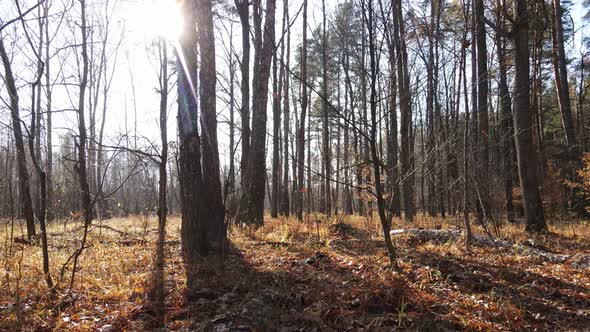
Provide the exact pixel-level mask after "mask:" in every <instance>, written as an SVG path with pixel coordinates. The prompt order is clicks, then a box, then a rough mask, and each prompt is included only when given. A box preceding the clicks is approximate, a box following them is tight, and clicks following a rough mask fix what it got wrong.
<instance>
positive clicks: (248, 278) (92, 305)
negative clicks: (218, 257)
mask: <svg viewBox="0 0 590 332" xmlns="http://www.w3.org/2000/svg"><path fill="white" fill-rule="evenodd" d="M394 224H395V225H394V227H395V228H410V227H411V228H435V226H440V227H442V228H443V229H445V228H451V229H454V228H456V227H458V226H457V225H460V220H459V219H458V218H455V217H450V218H447V219H445V220H443V219H439V220H435V219H428V218H422V217H418V220H417V221H416V222H415V223H414V224H412V225H409V224H406V223H404V222H403V221H401V220H395V222H394ZM179 225H180V219H179V218H178V217H171V218H170V220H169V225H168V228H167V230H168V237H167V247H166V254H167V266H166V290H167V297H166V313H165V316H164V318H163V321H164V325H165V327H166V329H168V330H185V331H186V330H204V331H274V330H280V331H314V330H316V331H343V330H370V331H390V330H395V329H399V330H435V331H436V330H443V331H445V330H463V329H467V330H535V329H537V330H552V331H554V330H584V329H588V328H589V327H590V273H589V272H588V267H587V266H584V265H580V264H574V263H573V262H572V261H571V260H569V261H566V262H564V263H548V262H543V261H541V260H540V259H539V258H534V257H528V256H524V255H517V254H515V253H514V252H512V251H510V250H505V249H496V248H489V247H478V246H474V247H472V248H471V250H470V251H466V250H465V248H464V244H463V243H462V241H461V240H459V241H447V242H440V241H439V242H436V241H434V242H432V241H424V240H421V239H420V238H417V237H415V236H412V235H410V234H408V235H398V236H395V237H394V241H395V244H396V247H397V250H398V256H399V265H400V268H401V271H399V272H394V271H392V270H391V269H390V268H389V264H388V258H387V256H386V255H385V248H384V245H383V243H382V236H380V235H379V234H380V231H379V229H380V228H379V224H378V220H377V219H374V220H370V219H367V218H361V217H358V216H355V217H349V218H344V217H338V218H332V219H330V220H328V219H326V218H323V217H320V216H314V217H310V219H309V220H307V221H305V222H304V223H298V222H296V221H294V220H291V219H271V218H267V220H266V223H265V226H264V227H263V228H261V229H258V230H256V231H253V230H238V229H236V228H235V227H234V228H232V229H231V231H230V241H231V245H230V250H229V253H228V255H227V259H226V261H225V269H224V271H223V272H222V273H220V274H218V275H217V276H208V277H203V279H202V280H200V281H199V286H200V287H199V289H200V290H199V291H198V292H196V294H192V295H191V296H190V297H189V296H187V294H186V288H185V274H184V268H183V265H182V259H181V256H180V237H179V235H180V226H179ZM559 225H561V226H556V225H552V226H551V227H550V230H551V233H549V234H547V235H543V236H538V237H536V238H535V239H534V242H535V243H536V245H537V246H539V247H542V248H543V249H544V250H546V251H550V252H555V253H564V254H572V255H573V254H576V255H580V254H590V240H589V239H590V237H589V235H590V224H589V223H588V222H579V221H577V222H575V223H568V222H560V223H559ZM156 227H157V221H156V219H155V217H153V216H152V217H134V218H129V219H112V220H104V221H102V222H95V224H94V226H93V227H92V230H91V233H90V237H89V246H88V248H86V249H85V250H84V252H83V254H82V256H81V267H80V269H79V271H77V275H76V279H75V283H74V286H73V289H72V290H69V288H68V286H69V278H70V274H71V270H70V268H71V267H67V268H66V269H65V270H64V277H63V280H61V281H60V270H61V268H62V264H63V263H64V262H65V261H66V260H67V258H68V257H69V256H70V255H71V254H72V253H73V252H74V250H75V249H76V248H77V246H78V245H79V244H78V240H79V238H80V235H81V231H82V229H81V224H80V222H76V221H69V222H67V223H65V222H64V221H59V222H54V223H52V224H51V225H50V227H49V232H48V237H49V243H50V255H51V256H50V259H51V275H52V277H53V279H54V280H55V281H57V282H58V287H57V288H56V291H55V292H54V293H53V294H52V293H51V292H49V290H48V289H47V287H46V285H45V281H44V279H43V278H42V272H41V271H42V268H41V267H42V264H41V250H40V247H39V246H38V245H35V244H34V245H28V244H26V243H13V245H12V248H11V245H10V233H11V229H10V224H9V223H6V224H5V225H3V229H2V230H0V240H2V242H3V243H2V244H1V245H0V248H1V251H0V253H1V255H0V256H1V257H0V259H1V264H2V266H1V268H2V269H3V273H2V276H0V277H1V281H0V330H7V331H8V330H10V331H12V330H15V329H19V328H20V329H23V330H41V331H43V330H68V331H86V330H93V331H95V330H98V331H119V330H132V331H138V330H150V329H153V327H154V326H155V324H156V321H157V319H156V318H155V317H153V314H152V313H153V312H154V311H153V310H151V309H150V308H151V305H150V303H149V301H148V300H147V295H146V294H147V292H148V290H149V289H150V287H151V285H152V273H151V266H152V257H153V253H154V250H155V249H154V246H155V245H154V244H155V238H156V235H157V229H156ZM437 228H438V227H437ZM475 229H476V232H479V233H481V230H480V229H479V228H478V227H475ZM521 229H522V227H521V226H512V225H505V226H503V227H501V229H500V235H501V236H502V237H505V238H508V239H511V240H513V241H516V242H523V241H525V240H527V239H529V237H528V236H527V235H526V234H524V233H523V232H522V230H521ZM13 236H14V237H15V238H20V237H22V226H21V225H19V224H18V223H17V224H15V227H14V230H13ZM18 242H23V241H18Z"/></svg>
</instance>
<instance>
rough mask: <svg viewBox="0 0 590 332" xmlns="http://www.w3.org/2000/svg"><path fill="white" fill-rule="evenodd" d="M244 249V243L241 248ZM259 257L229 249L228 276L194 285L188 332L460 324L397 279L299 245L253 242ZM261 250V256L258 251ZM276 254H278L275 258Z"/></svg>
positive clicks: (180, 314) (450, 326) (176, 315)
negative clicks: (435, 310)
mask: <svg viewBox="0 0 590 332" xmlns="http://www.w3.org/2000/svg"><path fill="white" fill-rule="evenodd" d="M246 245H247V243H246ZM256 246H257V247H258V248H257V250H256V251H253V250H249V248H245V247H243V246H242V247H241V248H238V247H236V246H235V245H233V244H232V245H230V250H229V254H228V257H227V260H226V264H225V270H224V271H223V273H222V274H219V275H217V276H215V277H213V278H211V277H210V278H203V279H202V280H199V281H198V283H199V285H198V287H196V289H199V291H197V292H194V293H193V294H191V295H190V296H187V297H186V303H185V305H184V308H185V310H183V311H179V312H176V313H173V314H171V315H169V316H168V317H167V318H166V320H167V321H168V322H170V321H175V320H178V319H186V318H187V317H188V319H189V321H190V322H191V325H190V326H189V327H188V328H189V329H190V330H193V329H195V330H205V331H207V330H224V331H275V330H280V329H281V328H285V327H288V328H290V329H293V330H305V331H308V330H338V331H340V330H349V329H351V328H353V329H369V330H391V329H395V328H402V329H424V328H426V329H427V330H433V329H434V330H436V328H440V327H446V328H448V329H456V328H458V327H460V325H458V322H451V321H447V320H444V319H441V318H439V317H437V315H436V314H434V313H432V312H431V310H429V308H428V306H429V304H428V303H424V302H422V301H421V300H420V296H417V295H416V294H415V293H414V291H413V289H412V287H410V285H408V284H407V283H406V281H405V280H404V279H403V278H401V277H400V276H399V275H398V274H395V273H393V272H389V271H387V272H384V271H381V272H380V274H379V275H381V276H386V277H385V278H383V279H382V278H379V277H377V273H378V268H379V267H375V266H363V265H357V264H349V263H348V262H341V261H338V260H337V258H335V257H331V256H330V255H329V254H326V253H324V252H322V249H321V248H320V249H319V250H317V249H316V250H314V249H310V248H306V247H303V245H299V244H292V245H288V246H285V245H284V244H280V245H279V244H273V243H263V242H258V243H257V244H256ZM260 252H266V253H268V255H265V256H264V257H261V256H259V255H256V253H260ZM276 252H278V254H277V255H273V254H274V253H276Z"/></svg>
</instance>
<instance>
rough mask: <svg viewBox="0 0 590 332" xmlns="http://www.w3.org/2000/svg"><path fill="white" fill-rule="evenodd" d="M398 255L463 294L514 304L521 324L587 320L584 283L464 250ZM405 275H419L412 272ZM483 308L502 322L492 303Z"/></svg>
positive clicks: (563, 325)
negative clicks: (459, 253)
mask: <svg viewBox="0 0 590 332" xmlns="http://www.w3.org/2000/svg"><path fill="white" fill-rule="evenodd" d="M403 259H404V260H405V261H410V262H411V264H412V266H413V267H414V268H415V270H414V271H418V270H419V269H420V268H422V269H423V268H424V267H429V268H430V269H432V270H434V271H438V272H437V273H440V275H439V276H438V279H439V280H440V282H442V283H445V284H447V286H448V287H449V288H451V289H454V290H456V291H458V292H459V293H461V294H463V295H466V296H468V297H469V296H474V297H476V298H478V299H480V301H485V302H487V303H488V304H490V303H494V304H495V306H496V307H497V308H502V307H504V309H505V308H506V306H507V305H510V306H511V307H513V308H515V309H519V310H520V311H521V312H522V317H521V319H522V321H521V322H520V323H521V324H524V325H523V326H520V327H521V328H526V329H528V328H540V329H542V330H543V329H547V328H550V329H551V328H552V327H555V326H559V328H560V329H565V330H570V329H573V330H575V329H580V328H584V327H588V326H590V316H588V314H587V313H586V311H587V310H588V308H590V296H589V294H590V289H588V288H585V287H581V286H579V285H576V284H573V283H570V282H568V281H564V280H561V279H558V278H556V277H554V276H551V275H546V274H541V273H535V272H531V271H529V270H526V269H525V268H522V267H518V266H505V265H504V264H502V263H501V262H482V260H478V259H477V257H470V256H469V255H465V257H458V256H455V255H453V254H450V253H447V254H445V255H441V254H438V253H434V252H428V253H421V252H418V251H409V252H408V253H407V255H406V257H404V258H403ZM409 277H410V278H411V279H412V280H414V281H419V280H420V276H419V273H418V272H416V273H411V274H410V275H409ZM486 311H487V312H486ZM486 311H483V313H484V316H485V319H486V320H489V321H490V322H495V323H498V324H506V322H507V320H506V319H507V317H504V316H502V315H495V314H494V312H493V310H492V308H489V310H486ZM513 319H514V318H513ZM515 323H518V322H515ZM516 327H517V326H515V327H514V328H516Z"/></svg>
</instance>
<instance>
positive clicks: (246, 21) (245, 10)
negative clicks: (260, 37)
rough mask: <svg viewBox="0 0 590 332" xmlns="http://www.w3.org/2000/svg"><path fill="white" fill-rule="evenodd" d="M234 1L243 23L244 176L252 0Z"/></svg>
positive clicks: (241, 169)
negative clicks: (250, 9) (250, 8)
mask: <svg viewBox="0 0 590 332" xmlns="http://www.w3.org/2000/svg"><path fill="white" fill-rule="evenodd" d="M234 1H235V5H236V9H237V10H238V15H239V16H240V22H241V25H242V62H241V64H240V70H241V72H242V83H241V92H242V106H241V110H240V114H241V116H242V156H241V161H240V171H241V172H242V177H243V176H244V174H245V173H246V165H247V163H248V153H249V151H250V17H249V7H250V1H248V0H234Z"/></svg>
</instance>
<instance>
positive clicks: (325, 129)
mask: <svg viewBox="0 0 590 332" xmlns="http://www.w3.org/2000/svg"><path fill="white" fill-rule="evenodd" d="M322 13H323V16H322V22H323V23H322V95H323V103H322V113H323V122H322V137H323V142H322V143H323V144H322V152H323V159H324V187H325V188H324V198H323V201H324V206H323V210H324V213H325V214H326V215H327V216H330V215H331V213H332V204H331V201H330V199H331V190H330V177H331V169H332V167H330V128H329V119H330V116H329V107H328V103H329V102H328V98H329V97H328V38H327V36H328V35H327V33H326V0H322Z"/></svg>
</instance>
